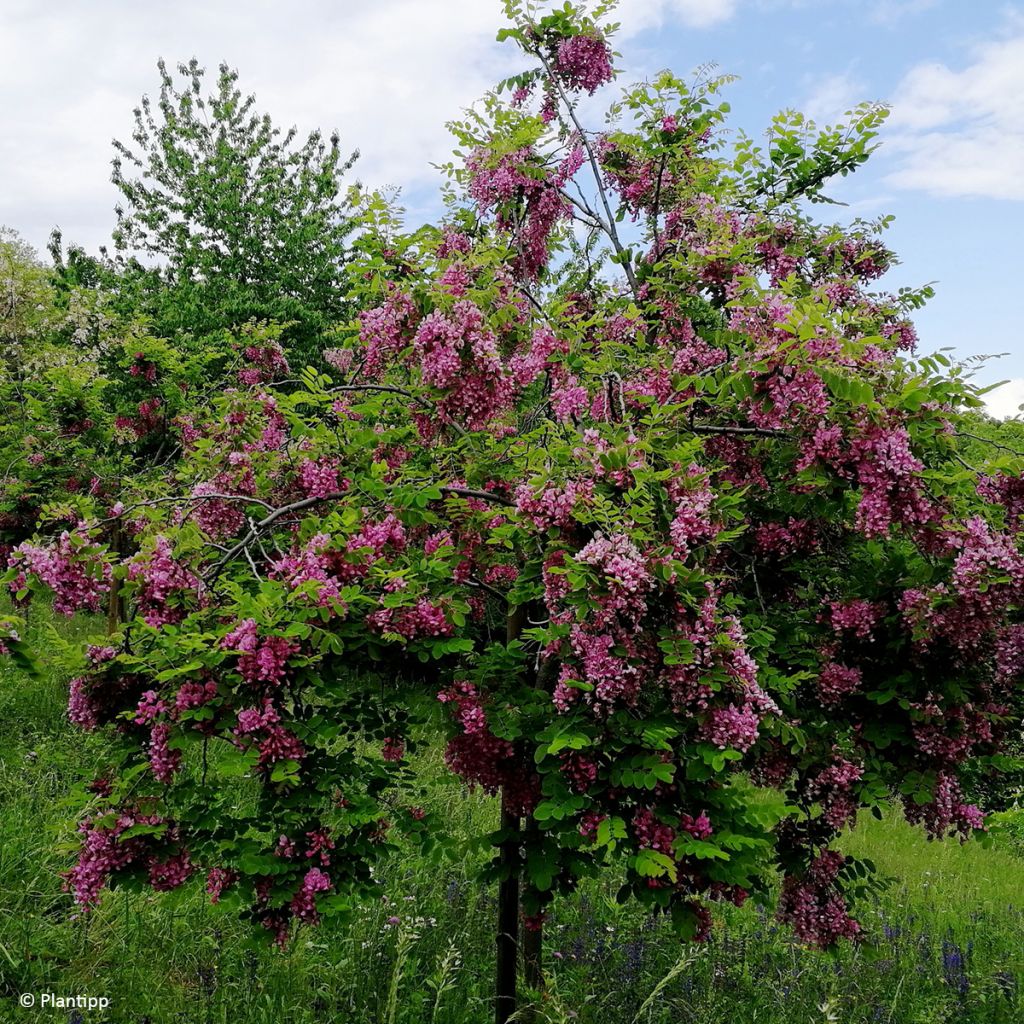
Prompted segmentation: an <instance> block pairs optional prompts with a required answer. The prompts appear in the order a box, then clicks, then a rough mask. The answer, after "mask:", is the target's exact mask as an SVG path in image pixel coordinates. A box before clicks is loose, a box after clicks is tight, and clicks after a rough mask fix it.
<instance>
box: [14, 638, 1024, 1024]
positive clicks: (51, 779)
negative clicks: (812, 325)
mask: <svg viewBox="0 0 1024 1024" xmlns="http://www.w3.org/2000/svg"><path fill="white" fill-rule="evenodd" d="M35 628H36V629H38V630H39V631H40V632H39V635H40V637H41V638H42V637H44V636H45V633H44V629H45V623H43V622H40V623H37V625H36V627H35ZM69 629H70V630H71V631H74V630H76V629H82V630H87V629H88V624H84V625H76V624H72V625H71V626H70V627H62V633H64V634H65V635H67V634H68V630H69ZM66 690H67V682H66V680H64V679H61V678H56V677H55V678H47V679H43V680H32V679H29V678H28V677H26V676H24V675H21V674H20V673H17V672H16V671H14V670H12V669H11V668H10V667H7V668H4V669H0V721H2V722H3V729H2V731H0V1024H7V1022H12V1024H13V1022H17V1021H39V1020H41V1019H49V1020H56V1021H61V1022H62V1024H64V1022H67V1024H85V1022H87V1021H88V1022H92V1021H95V1022H100V1021H104V1022H110V1024H114V1022H117V1024H122V1022H124V1024H128V1022H131V1024H313V1022H328V1021H329V1022H340V1024H349V1022H353V1024H377V1022H383V1024H420V1022H424V1024H485V1022H487V1021H488V1020H489V1019H490V1018H491V1014H492V1010H491V1002H490V997H491V966H492V953H493V919H494V914H495V905H494V893H493V892H492V891H490V890H489V889H488V888H487V887H484V886H481V885H480V884H479V883H477V882H475V881H474V871H475V869H476V867H477V866H478V858H479V856H482V854H479V855H474V856H471V857H469V858H468V859H467V860H465V861H461V862H453V861H450V860H449V861H446V862H440V863H434V862H427V861H422V860H419V859H417V858H416V857H414V856H412V855H410V856H408V857H406V858H400V859H399V860H398V861H397V862H396V863H395V864H394V866H393V867H392V868H391V869H390V870H389V872H388V873H387V875H386V876H384V877H382V878H381V879H380V899H379V900H375V901H374V902H372V903H371V904H369V905H367V906H366V907H364V908H362V910H361V911H360V912H359V913H358V915H357V916H356V917H355V918H354V919H353V920H351V921H350V922H348V923H345V924H340V923H338V924H330V925H325V926H323V927H322V928H320V929H306V930H304V931H302V932H301V933H300V934H299V936H298V938H297V939H296V941H295V942H293V943H292V945H291V946H290V947H289V948H288V949H287V950H285V951H283V952H282V951H277V950H274V949H268V948H265V947H263V946H261V945H259V944H256V943H253V942H252V941H251V936H250V935H249V933H248V932H247V930H246V928H245V926H243V925H242V924H240V923H239V922H238V921H236V920H234V919H233V918H232V917H231V916H230V914H227V913H224V912H221V911H220V910H218V909H217V908H215V907H211V906H210V905H209V902H208V900H207V899H206V897H205V894H204V893H203V891H202V886H201V884H200V883H199V882H194V883H192V884H190V885H188V886H186V887H185V888H184V889H182V890H180V891H179V892H177V893H173V894H169V895H163V896H156V895H152V894H139V893H131V892H124V891H116V892H111V893H108V894H107V895H106V896H105V898H104V900H103V903H102V905H101V906H100V908H99V909H98V910H97V911H96V912H95V913H94V914H92V915H90V916H89V917H88V918H87V919H84V920H83V919H78V920H76V919H74V916H73V907H72V904H71V901H70V898H69V897H68V896H67V895H66V894H65V893H63V892H62V890H61V880H60V872H61V871H63V870H66V868H67V867H68V864H69V862H70V858H71V850H72V847H73V844H74V821H73V817H74V799H73V792H74V788H75V787H76V786H78V785H80V784H81V783H82V781H83V780H87V779H89V778H92V777H93V776H94V775H95V774H96V773H97V771H98V770H100V769H102V767H103V765H104V756H105V746H104V742H105V741H104V739H103V737H102V736H90V735H84V734H82V733H81V732H79V731H77V730H75V729H72V728H71V727H70V726H69V724H68V723H67V719H66V714H65V705H66ZM417 768H418V770H419V772H420V773H421V775H422V776H423V777H424V778H425V779H427V780H428V781H429V783H430V793H431V797H430V800H431V803H432V805H433V809H434V810H438V811H440V812H442V814H443V820H445V821H446V822H447V823H448V826H449V828H450V829H451V830H452V832H453V834H455V835H456V836H457V837H458V836H469V835H470V834H476V833H479V832H480V831H485V830H486V829H487V828H488V827H490V826H491V825H493V823H494V822H495V819H496V808H495V806H494V801H493V800H490V799H487V798H486V797H482V796H480V795H473V794H466V793H465V792H464V791H463V790H462V789H461V787H460V786H459V785H458V784H457V783H456V782H455V780H454V779H452V777H451V776H450V775H448V774H447V773H446V772H445V769H444V767H443V764H442V762H441V758H440V753H439V751H438V750H436V749H435V750H432V751H429V752H427V753H425V754H422V755H420V756H419V758H418V763H417ZM843 846H844V847H845V849H847V850H848V851H849V852H851V853H855V854H857V855H859V856H864V857H870V858H871V859H872V860H874V862H875V863H876V865H877V866H878V868H879V870H880V871H881V872H882V873H883V874H885V875H888V876H892V877H893V878H894V879H895V881H894V882H893V883H892V884H891V885H890V887H889V888H888V889H887V890H886V891H885V892H884V893H883V894H882V895H881V896H880V897H879V898H878V899H877V900H875V901H874V902H872V903H870V904H866V905H862V906H860V907H858V908H857V911H858V916H859V918H860V920H861V921H862V923H863V924H864V927H865V929H866V932H867V938H866V940H865V941H864V942H863V943H860V944H858V945H855V946H853V945H849V946H846V947H844V948H842V949H840V950H839V951H838V952H836V953H834V954H826V953H820V952H816V951H813V950H808V949H805V948H803V947H802V946H800V945H799V944H798V943H796V942H795V941H794V940H793V938H792V936H791V934H790V933H789V932H788V931H787V930H786V929H785V928H782V927H780V926H779V925H777V924H776V922H775V921H774V919H773V916H772V912H771V909H770V908H764V907H758V906H753V905H748V906H746V907H744V908H742V909H736V908H732V907H729V908H723V910H722V911H721V912H720V913H719V914H718V923H717V925H716V928H715V930H714V933H713V937H712V939H711V941H710V942H708V943H707V944H705V945H703V946H701V947H683V946H681V945H680V944H679V943H678V941H677V940H676V939H675V938H674V937H673V935H672V933H671V931H670V929H669V928H668V927H667V925H666V924H665V922H664V921H662V920H661V919H659V918H652V917H649V916H645V915H644V914H642V913H641V912H640V911H639V910H638V909H637V908H624V907H620V906H618V905H617V904H616V903H615V902H614V899H613V894H614V892H615V891H616V889H617V887H618V880H617V879H615V878H607V879H604V880H602V881H601V882H599V883H598V882H594V883H591V884H588V885H585V886H583V887H582V888H581V890H580V891H579V892H578V893H576V894H575V895H574V896H573V897H571V898H569V899H566V900H564V901H562V902H561V903H560V904H559V905H558V908H557V910H556V912H555V914H554V918H553V920H552V922H551V923H550V925H549V926H548V929H547V944H546V963H547V968H548V991H547V993H546V996H545V998H544V999H543V1000H542V1002H541V1004H540V1008H539V1011H538V1015H537V1020H538V1021H540V1022H545V1024H549V1022H550V1024H555V1022H567V1021H581V1022H593V1024H688V1022H694V1024H712V1022H714V1024H720V1022H723V1021H727V1022H735V1024H746V1022H763V1024H804V1022H807V1024H810V1022H826V1021H841V1022H843V1024H860V1022H864V1024H867V1022H900V1024H902V1022H907V1024H938V1022H949V1024H954V1022H955V1024H960V1022H965V1024H975V1022H977V1024H1002V1022H1006V1024H1010V1022H1017V1021H1021V1020H1024V1000H1022V999H1021V997H1020V995H1019V993H1018V988H1019V985H1020V983H1021V981H1022V979H1024V948H1022V947H1024V943H1022V941H1021V940H1022V937H1024V878H1022V874H1021V866H1022V864H1024V862H1022V861H1021V860H1020V859H1019V858H1018V857H1016V856H1015V855H1014V854H1013V853H1012V852H1011V851H1010V850H1009V849H1004V848H1001V847H1000V846H999V845H991V846H989V847H986V846H983V845H982V844H980V843H970V844H967V845H964V846H961V845H960V844H958V843H956V842H949V843H929V842H927V841H926V840H925V839H924V838H923V837H922V835H921V833H920V832H919V831H918V830H915V829H912V828H910V827H909V826H908V825H907V824H906V823H905V822H903V821H902V820H901V819H900V818H899V817H897V816H895V815H894V816H892V817H889V818H887V819H885V820H882V821H876V820H875V819H873V818H871V817H865V818H864V819H863V820H862V821H861V822H860V823H859V824H858V827H857V829H856V830H854V831H852V832H850V833H849V834H848V835H847V836H845V837H844V839H843ZM42 991H53V992H56V993H60V994H66V995H79V994H84V995H96V996H106V997H107V998H109V999H110V1000H111V1006H110V1009H109V1010H107V1011H106V1013H105V1014H91V1015H90V1014H87V1013H84V1012H83V1013H81V1014H80V1015H78V1011H75V1012H71V1013H69V1012H68V1011H67V1010H64V1011H60V1010H53V1011H41V1010H39V1009H33V1010H22V1009H21V1008H19V1006H18V1005H17V999H18V996H19V994H20V993H22V992H33V993H40V992H42Z"/></svg>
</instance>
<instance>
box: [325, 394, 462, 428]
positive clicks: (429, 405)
mask: <svg viewBox="0 0 1024 1024" xmlns="http://www.w3.org/2000/svg"><path fill="white" fill-rule="evenodd" d="M336 391H382V392H385V393H386V394H392V395H401V396H402V397H403V398H408V399H409V400H410V401H411V402H418V403H419V404H420V405H422V406H423V408H424V409H428V410H429V411H430V412H431V413H433V415H434V416H437V418H438V420H439V421H440V422H441V423H444V424H445V425H446V426H449V427H451V428H452V429H453V430H454V431H455V432H456V433H457V434H458V435H459V436H460V437H465V436H466V431H465V429H464V428H463V427H461V426H460V425H459V424H458V423H456V422H455V421H454V420H450V419H448V420H442V419H441V417H440V416H439V415H438V412H437V406H436V405H434V403H433V402H431V401H430V399H429V398H424V397H423V396H422V395H417V394H415V393H414V392H412V391H407V390H406V389H405V388H398V387H394V386H393V385H391V384H339V385H338V386H337V387H333V388H331V389H330V390H329V391H328V394H333V393H334V392H336Z"/></svg>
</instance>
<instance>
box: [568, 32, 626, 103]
mask: <svg viewBox="0 0 1024 1024" xmlns="http://www.w3.org/2000/svg"><path fill="white" fill-rule="evenodd" d="M555 74H556V75H557V76H558V79H559V81H560V82H562V84H563V85H565V86H567V87H568V88H570V89H582V90H583V91H584V92H586V93H587V94H589V95H592V94H593V93H594V92H596V91H597V89H599V88H600V87H601V86H602V85H604V84H605V83H606V82H610V81H611V80H612V77H613V75H614V72H613V71H612V61H611V49H610V47H609V46H608V44H607V43H606V42H605V41H604V40H603V39H602V38H600V37H599V36H593V35H586V34H584V33H580V34H579V35H575V36H569V37H568V38H567V39H563V40H561V42H559V44H558V49H557V50H556V51H555Z"/></svg>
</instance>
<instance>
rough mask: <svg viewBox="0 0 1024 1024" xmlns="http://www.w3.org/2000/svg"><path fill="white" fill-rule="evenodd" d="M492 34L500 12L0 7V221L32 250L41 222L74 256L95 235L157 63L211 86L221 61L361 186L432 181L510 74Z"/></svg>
mask: <svg viewBox="0 0 1024 1024" xmlns="http://www.w3.org/2000/svg"><path fill="white" fill-rule="evenodd" d="M501 23H502V17H501V3H500V0H444V2H443V3H441V2H440V0H376V2H375V3H372V4H360V5H350V4H344V5H338V4H331V3H329V2H326V0H293V2H292V3H290V4H289V5H283V4H279V3H276V2H272V0H250V3H248V4H247V5H246V6H245V7H244V9H243V8H240V7H239V6H237V5H234V4H225V3H216V2H206V0H179V2H177V3H175V4H173V5H165V4H158V3H155V2H152V0H150V2H140V3H138V4H135V5H132V7H131V9H130V11H129V10H128V9H127V8H125V7H124V5H123V4H122V3H120V2H119V0H96V2H94V3H92V4H88V5H86V4H80V3H77V2H76V0H54V2H51V3H50V4H47V5H45V6H43V5H38V4H34V3H31V2H29V0H3V2H0V107H2V108H3V110H4V131H3V133H2V135H0V223H9V224H11V225H12V226H14V227H17V228H18V229H19V230H21V231H22V232H23V233H24V234H25V235H26V237H27V238H28V239H29V240H30V241H32V242H33V243H34V244H35V245H37V246H41V245H42V244H43V242H44V241H45V239H46V236H47V234H48V233H49V230H50V228H51V227H52V226H53V225H54V224H60V225H61V227H62V228H63V229H64V234H65V237H66V238H68V239H69V240H74V241H78V242H81V243H83V244H85V245H87V246H89V247H94V246H96V245H97V244H100V243H102V242H103V241H104V240H105V239H107V238H109V232H110V228H111V227H112V225H113V219H114V218H113V205H114V202H115V201H116V198H117V196H116V192H115V190H114V188H113V186H112V185H110V184H109V178H110V159H111V157H112V155H113V151H112V148H111V146H110V140H111V139H112V138H114V137H118V138H122V139H125V140H127V139H128V138H129V136H130V133H131V128H132V108H133V107H134V106H135V105H136V104H137V103H138V102H139V99H140V98H141V96H142V94H143V93H144V92H149V93H150V94H155V92H156V91H157V87H158V83H159V79H158V77H157V71H156V67H155V64H156V59H157V57H159V56H163V57H164V58H165V59H166V60H167V61H168V64H171V65H173V64H175V63H177V62H178V61H182V60H188V59H189V58H191V57H192V56H193V55H195V56H196V57H197V58H198V59H199V61H200V63H202V64H205V65H206V66H207V68H209V69H210V71H211V73H214V74H215V72H216V67H217V64H218V63H219V62H220V61H221V60H226V61H227V62H228V63H229V64H231V65H232V66H233V67H237V68H238V70H239V73H240V80H239V82H240V86H241V87H242V89H243V90H245V91H247V92H248V91H252V92H255V94H256V98H257V106H258V108H259V109H261V110H266V111H268V112H269V113H270V114H271V115H272V116H273V118H274V120H275V123H277V124H279V125H281V126H284V127H287V126H288V125H290V124H293V123H296V124H298V126H299V128H300V130H301V131H308V130H309V129H312V128H315V127H320V128H322V129H323V130H324V131H325V132H328V133H329V132H330V131H331V130H332V129H334V128H337V129H338V130H339V132H340V134H341V139H342V145H343V146H348V147H352V148H355V147H358V148H359V149H360V150H361V151H362V154H363V155H362V159H360V161H359V162H358V164H357V165H356V168H355V170H354V171H353V172H352V173H353V175H358V176H359V177H360V178H361V179H362V180H364V181H366V182H367V183H368V184H374V185H378V184H386V183H401V184H402V185H403V186H407V187H416V186H419V185H424V184H428V183H432V182H434V181H436V180H437V172H436V171H435V170H434V169H433V168H432V167H431V166H430V164H431V162H433V161H443V160H445V159H447V157H448V154H449V151H450V148H451V145H450V139H449V136H448V133H447V131H446V129H445V127H444V124H445V122H446V121H448V120H450V119H451V118H453V117H457V116H458V115H459V113H460V111H461V110H462V109H463V108H464V107H465V106H467V105H469V104H471V103H472V102H473V101H474V100H476V99H477V98H478V97H479V96H480V95H481V94H482V93H483V92H484V91H485V90H486V89H487V88H489V87H490V86H491V85H493V84H494V82H495V80H497V79H499V78H500V77H502V76H503V75H504V74H506V73H508V70H509V69H510V68H511V67H512V64H511V63H510V62H511V61H512V59H513V58H514V54H513V51H512V48H511V46H507V45H506V46H504V47H503V46H499V45H498V44H497V43H495V41H494V36H495V33H496V31H497V28H498V27H499V26H500V25H501Z"/></svg>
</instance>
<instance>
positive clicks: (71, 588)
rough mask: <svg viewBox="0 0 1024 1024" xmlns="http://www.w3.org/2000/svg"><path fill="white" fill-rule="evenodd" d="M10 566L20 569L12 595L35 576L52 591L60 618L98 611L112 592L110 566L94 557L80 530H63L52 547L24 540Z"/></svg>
mask: <svg viewBox="0 0 1024 1024" xmlns="http://www.w3.org/2000/svg"><path fill="white" fill-rule="evenodd" d="M7 564H8V566H10V568H12V569H17V570H18V575H17V576H16V577H15V578H14V579H13V580H12V581H11V583H10V584H9V586H10V590H11V593H17V592H18V591H19V590H21V589H22V588H23V587H24V586H25V583H26V575H32V576H35V577H36V579H38V580H39V582H40V583H42V584H43V585H44V586H47V587H49V588H50V590H52V591H53V609H54V611H56V612H58V613H59V614H61V615H69V616H70V615H74V614H75V612H77V611H88V612H98V611H99V610H100V601H101V600H102V598H103V597H104V596H105V595H106V594H107V593H108V592H109V590H110V580H111V576H112V569H111V567H110V565H109V564H108V563H106V562H104V561H102V560H101V559H100V558H98V557H96V556H94V555H93V554H91V548H90V546H89V542H88V538H87V537H85V536H84V534H82V533H80V532H78V531H74V532H68V531H64V532H63V533H62V534H61V535H60V537H58V538H57V541H56V543H55V544H54V545H53V546H52V547H38V546H37V545H35V544H32V543H30V542H29V541H25V542H24V543H22V544H19V545H18V546H17V547H16V548H15V549H14V550H13V551H12V552H11V554H10V556H9V558H8V560H7Z"/></svg>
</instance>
